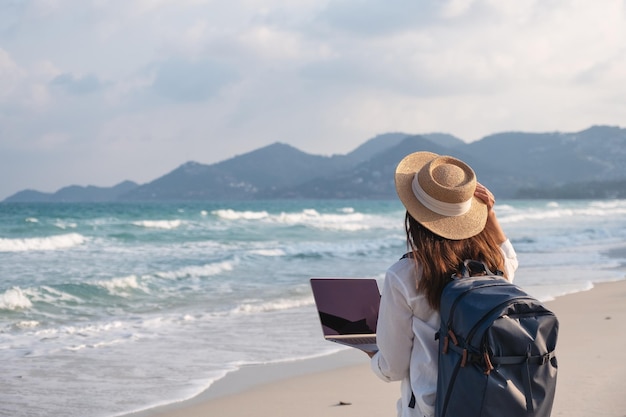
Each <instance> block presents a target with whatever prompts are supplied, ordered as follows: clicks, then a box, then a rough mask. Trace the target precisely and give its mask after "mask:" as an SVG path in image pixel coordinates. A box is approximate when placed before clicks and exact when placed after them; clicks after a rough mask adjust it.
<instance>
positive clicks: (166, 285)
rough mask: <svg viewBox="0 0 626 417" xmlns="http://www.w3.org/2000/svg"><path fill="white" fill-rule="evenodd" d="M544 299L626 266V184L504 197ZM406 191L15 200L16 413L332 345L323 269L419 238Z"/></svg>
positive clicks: (4, 322)
mask: <svg viewBox="0 0 626 417" xmlns="http://www.w3.org/2000/svg"><path fill="white" fill-rule="evenodd" d="M496 210H497V213H498V217H499V219H500V221H501V223H502V226H503V227H504V229H505V231H506V233H507V235H508V236H509V238H510V239H511V241H512V242H513V245H514V246H515V248H516V250H517V252H518V257H519V261H520V268H519V269H518V271H517V274H516V283H517V284H518V285H520V286H522V287H523V288H525V289H526V290H527V291H529V292H530V293H531V294H533V295H535V296H537V297H538V298H540V299H542V300H549V299H551V298H553V297H556V296H559V295H563V294H567V293H571V292H576V291H584V290H588V289H590V288H591V287H592V286H593V283H596V282H603V281H614V280H621V279H625V278H626V200H603V201H544V200H537V201H521V200H520V201H518V200H510V201H499V202H498V204H497V206H496ZM403 219H404V212H403V209H402V206H401V205H400V203H399V202H397V201H337V200H332V201H327V200H319V201H301V200H293V201H292V200H287V201H250V202H193V203H187V202H185V203H149V204H148V203H124V204H104V203H101V204H70V203H67V204H8V203H4V204H0V363H2V365H1V366H2V372H0V415H1V416H11V417H22V416H24V417H25V416H29V417H30V416H66V417H74V416H76V417H113V416H119V415H123V414H125V413H129V412H132V411H138V410H142V409H146V408H149V407H152V406H157V405H163V404H166V403H171V402H176V401H181V400H184V399H189V398H191V397H193V396H195V395H197V394H199V393H200V392H202V391H203V390H206V389H207V388H209V387H210V386H211V385H212V384H213V383H214V382H215V381H217V380H219V379H221V378H223V377H224V376H225V375H226V374H227V373H229V372H232V371H234V370H237V369H239V368H240V367H242V366H244V365H247V364H265V363H273V362H282V361H291V360H297V359H304V358H312V357H318V356H323V355H329V354H331V353H333V352H336V351H338V350H340V349H342V348H341V347H340V346H339V345H336V344H333V343H330V342H326V341H324V340H323V339H322V336H321V327H320V324H319V321H318V318H317V315H316V310H315V307H314V304H313V298H312V295H311V292H310V288H309V281H308V280H309V278H310V277H312V276H352V277H374V278H377V279H379V280H380V281H382V279H383V277H384V272H385V270H386V268H387V267H388V266H389V265H390V264H392V263H393V262H394V261H395V260H396V259H398V258H399V257H400V256H401V255H402V254H403V253H404V252H405V248H406V245H405V239H404V231H403Z"/></svg>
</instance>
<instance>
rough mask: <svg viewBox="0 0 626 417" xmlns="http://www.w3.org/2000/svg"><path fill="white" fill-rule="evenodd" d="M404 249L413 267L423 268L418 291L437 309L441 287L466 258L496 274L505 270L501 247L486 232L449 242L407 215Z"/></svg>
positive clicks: (485, 230) (448, 280)
mask: <svg viewBox="0 0 626 417" xmlns="http://www.w3.org/2000/svg"><path fill="white" fill-rule="evenodd" d="M405 228H406V236H407V246H408V247H409V249H410V251H411V252H412V258H413V259H414V260H415V262H416V266H417V265H420V266H421V267H422V276H421V278H420V280H419V283H416V285H417V290H418V291H419V292H421V293H423V294H425V296H426V299H427V300H428V303H429V304H430V306H431V307H432V308H433V309H435V310H439V305H440V301H439V299H440V298H441V293H442V291H443V287H445V285H446V284H447V283H448V282H450V280H451V276H452V275H453V274H455V273H457V272H458V271H459V266H460V265H461V264H462V263H463V261H465V260H467V259H472V260H477V261H482V262H484V263H485V264H486V265H487V267H488V268H489V269H490V270H491V271H493V272H495V271H497V270H499V271H505V268H504V257H503V256H502V252H501V251H500V245H499V243H498V242H497V241H496V239H495V238H494V237H493V236H492V234H490V233H489V231H488V230H487V229H484V230H483V231H482V232H480V233H479V234H477V235H476V236H473V237H470V238H468V239H462V240H450V239H446V238H443V237H441V236H439V235H436V234H434V233H433V232H431V231H430V230H428V229H426V228H425V227H424V226H422V225H421V224H420V223H418V222H417V221H416V220H415V219H414V218H413V217H412V216H411V215H410V214H409V213H408V212H407V213H406V218H405Z"/></svg>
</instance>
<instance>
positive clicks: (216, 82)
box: [152, 58, 239, 102]
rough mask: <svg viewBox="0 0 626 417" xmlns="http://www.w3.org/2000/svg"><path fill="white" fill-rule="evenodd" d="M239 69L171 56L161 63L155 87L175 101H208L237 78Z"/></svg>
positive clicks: (211, 62) (215, 62) (164, 95)
mask: <svg viewBox="0 0 626 417" xmlns="http://www.w3.org/2000/svg"><path fill="white" fill-rule="evenodd" d="M238 78H239V76H238V74H237V72H236V71H235V70H234V69H232V68H231V67H229V66H228V65H225V64H222V63H220V62H217V61H214V60H210V59H202V60H197V61H188V60H185V59H173V58H172V59H168V60H167V61H164V62H161V63H159V64H158V67H157V69H156V78H155V80H154V84H153V86H152V87H153V89H154V91H156V92H157V93H158V94H159V95H161V96H163V97H166V98H168V99H171V100H175V101H182V102H189V101H191V102H193V101H204V100H207V99H209V98H211V97H213V96H215V95H216V94H217V93H218V92H219V91H220V90H221V89H222V88H224V87H225V86H227V85H228V84H230V83H232V82H235V81H237V80H238Z"/></svg>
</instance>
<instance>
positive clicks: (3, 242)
mask: <svg viewBox="0 0 626 417" xmlns="http://www.w3.org/2000/svg"><path fill="white" fill-rule="evenodd" d="M86 240H87V239H86V238H85V237H84V236H83V235H81V234H78V233H68V234H65V235H57V236H50V237H32V238H24V239H5V238H0V252H26V251H42V250H58V249H68V248H71V247H74V246H78V245H82V244H83V243H85V241H86Z"/></svg>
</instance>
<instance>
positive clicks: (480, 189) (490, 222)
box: [474, 183, 506, 244]
mask: <svg viewBox="0 0 626 417" xmlns="http://www.w3.org/2000/svg"><path fill="white" fill-rule="evenodd" d="M474 195H475V196H476V198H478V199H480V200H481V201H483V202H484V203H485V204H486V205H487V224H485V229H488V230H489V231H490V233H491V234H492V235H493V236H494V238H495V239H496V241H497V242H498V243H499V244H502V243H503V242H504V241H505V240H506V235H505V234H504V230H502V227H501V226H500V222H498V219H497V218H496V212H495V211H494V210H493V206H494V205H495V204H496V198H495V197H494V196H493V194H492V193H491V191H489V190H488V189H487V187H485V186H484V185H482V184H480V183H476V191H474Z"/></svg>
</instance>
